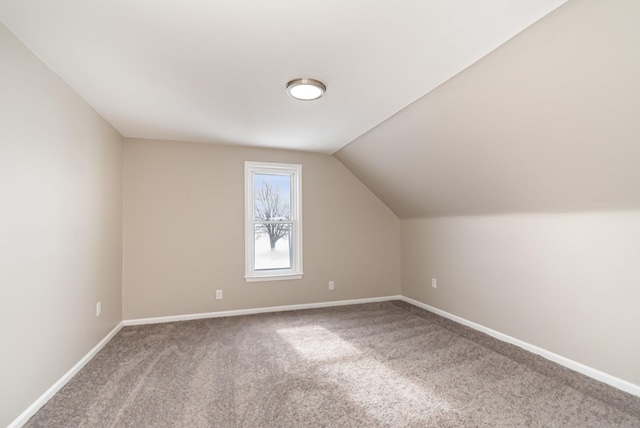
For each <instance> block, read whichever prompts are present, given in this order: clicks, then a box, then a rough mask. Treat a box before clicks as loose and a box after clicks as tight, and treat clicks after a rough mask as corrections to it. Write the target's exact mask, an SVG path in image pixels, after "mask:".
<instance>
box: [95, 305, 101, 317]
mask: <svg viewBox="0 0 640 428" xmlns="http://www.w3.org/2000/svg"><path fill="white" fill-rule="evenodd" d="M101 313H102V302H98V303H96V316H97V317H99V316H100V314H101Z"/></svg>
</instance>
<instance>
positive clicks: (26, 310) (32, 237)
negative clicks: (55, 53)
mask: <svg viewBox="0 0 640 428" xmlns="http://www.w3.org/2000/svg"><path fill="white" fill-rule="evenodd" d="M0 57H1V58H2V60H0V200H1V201H0V291H1V292H2V298H0V340H1V351H0V426H6V425H8V424H9V423H10V422H11V421H13V420H14V419H15V418H17V417H18V416H19V415H20V414H21V413H22V412H23V411H24V410H26V409H27V407H28V406H30V405H31V404H32V403H33V402H34V401H35V400H36V399H37V398H38V397H39V396H40V395H42V394H43V393H44V392H45V391H46V390H47V389H49V388H50V387H51V386H52V385H53V384H54V383H55V382H56V381H58V380H59V379H60V378H61V377H62V376H63V375H64V374H65V373H66V372H67V371H68V370H69V369H70V368H71V367H73V365H74V364H76V363H77V362H78V361H79V360H80V359H81V358H82V357H83V356H84V355H85V354H86V353H87V352H89V351H90V350H91V349H92V348H93V347H94V346H95V345H96V344H97V343H98V342H99V341H100V340H101V339H103V338H104V337H105V336H106V335H107V334H108V333H109V331H111V330H112V329H113V328H114V327H115V326H116V325H117V324H118V323H119V322H120V321H121V319H122V299H121V258H122V257H121V256H122V254H121V248H122V242H121V236H122V235H121V224H122V221H121V218H122V217H121V216H122V203H121V201H122V190H121V189H122V138H121V136H120V135H119V134H118V133H117V132H116V131H114V130H113V128H111V127H110V126H109V125H108V124H107V123H106V122H105V121H104V120H103V119H102V118H101V117H100V116H99V115H98V114H97V113H96V112H95V111H93V110H92V109H91V108H90V107H89V106H88V105H87V104H86V103H85V102H84V101H83V100H82V99H80V97H78V96H77V95H76V94H75V93H74V92H73V91H72V90H71V89H70V88H69V87H67V85H66V84H65V83H63V82H62V81H61V80H60V79H59V78H58V77H57V76H56V75H55V74H54V73H53V72H51V70H49V69H48V68H47V67H46V66H45V65H44V64H43V63H42V62H40V61H39V60H38V59H37V58H36V57H35V56H34V55H33V54H32V53H31V52H30V51H29V50H28V49H27V48H26V47H25V46H24V45H22V44H21V43H20V42H19V41H18V40H17V39H16V38H15V37H14V36H13V35H12V34H11V33H10V32H9V31H8V30H7V29H6V28H5V27H4V26H3V25H2V24H0ZM98 301H102V316H101V317H100V318H96V315H95V305H96V303H97V302H98Z"/></svg>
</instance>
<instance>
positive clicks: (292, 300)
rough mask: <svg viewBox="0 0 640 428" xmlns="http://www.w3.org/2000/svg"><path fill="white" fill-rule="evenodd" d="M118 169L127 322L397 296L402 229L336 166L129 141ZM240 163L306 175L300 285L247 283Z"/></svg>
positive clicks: (288, 154)
mask: <svg viewBox="0 0 640 428" xmlns="http://www.w3.org/2000/svg"><path fill="white" fill-rule="evenodd" d="M124 159H125V178H124V195H125V196H124V267H123V269H124V279H123V294H124V318H125V319H136V318H145V317H158V316H168V315H182V314H194V313H203V312H213V311H223V310H231V309H247V308H259V307H268V306H278V305H290V304H302V303H312V302H325V301H333V300H344V299H358V298H367V297H379V296H388V295H397V294H399V292H400V223H399V220H398V218H397V217H396V216H395V215H394V214H393V213H392V212H391V211H390V210H389V209H388V208H387V207H386V206H384V205H383V204H382V203H381V202H380V201H379V200H378V199H377V198H376V197H375V196H374V195H373V194H372V193H371V192H370V191H369V190H368V189H367V188H366V187H365V186H363V185H362V183H360V182H359V181H358V180H357V179H356V178H355V177H354V176H353V175H352V174H351V173H350V172H349V171H348V170H347V169H346V168H345V167H344V166H343V165H342V164H341V163H340V162H338V161H337V160H336V159H334V158H333V157H331V156H328V155H322V154H311V153H304V152H294V151H283V150H266V149H251V148H244V147H231V146H219V145H206V144H198V143H184V142H167V141H151V140H134V139H126V140H125V156H124ZM246 160H251V161H264V162H284V163H299V164H302V192H303V196H302V198H303V208H302V209H303V238H304V273H305V274H304V278H303V279H301V280H290V281H272V282H258V283H255V282H253V283H247V282H245V280H244V161H246ZM330 280H333V281H335V287H336V288H335V290H333V291H329V290H328V284H327V283H328V281H330ZM216 289H221V290H223V291H224V299H223V300H215V290H216Z"/></svg>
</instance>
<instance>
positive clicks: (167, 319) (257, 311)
mask: <svg viewBox="0 0 640 428" xmlns="http://www.w3.org/2000/svg"><path fill="white" fill-rule="evenodd" d="M402 299H403V297H402V296H399V295H398V296H384V297H371V298H367V299H353V300H335V301H331V302H320V303H304V304H300V305H286V306H270V307H266V308H254V309H237V310H233V311H220V312H207V313H201V314H189V315H172V316H166V317H154V318H138V319H132V320H125V321H123V323H124V325H125V326H130V325H144V324H159V323H165V322H175V321H190V320H199V319H205V318H221V317H234V316H238V315H250V314H264V313H268V312H283V311H298V310H301V309H315V308H328V307H332V306H345V305H359V304H362V303H375V302H387V301H389V300H402Z"/></svg>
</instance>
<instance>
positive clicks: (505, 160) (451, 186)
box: [336, 0, 640, 218]
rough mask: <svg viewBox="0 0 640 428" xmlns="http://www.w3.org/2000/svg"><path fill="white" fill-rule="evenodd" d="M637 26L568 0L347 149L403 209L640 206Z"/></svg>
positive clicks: (637, 6)
mask: <svg viewBox="0 0 640 428" xmlns="http://www.w3.org/2000/svg"><path fill="white" fill-rule="evenodd" d="M638 23H640V1H637V0H616V1H602V0H572V1H569V2H567V3H566V4H564V5H563V6H561V7H559V8H558V9H556V10H555V11H553V12H552V13H550V14H549V15H547V16H545V17H544V18H542V19H541V20H540V21H538V22H536V23H535V24H533V25H532V26H531V27H529V28H528V29H527V30H525V31H524V32H522V33H521V34H519V35H517V36H516V37H514V38H513V39H511V40H509V41H508V42H507V43H505V44H504V45H503V46H501V47H499V48H498V49H496V50H495V51H494V52H492V53H491V54H489V55H487V56H486V57H484V58H482V59H481V60H480V61H478V62H477V63H476V64H474V65H472V66H471V67H469V68H468V69H466V70H465V71H463V72H462V73H460V74H459V75H457V76H456V77H454V78H452V79H451V80H449V81H448V82H446V83H444V84H442V85H441V86H440V87H438V88H436V89H435V90H434V91H432V92H430V93H429V94H427V95H426V96H424V97H423V98H421V99H419V100H418V101H416V102H415V103H414V104H412V105H411V106H409V107H408V108H406V109H405V110H402V111H401V112H399V113H398V114H396V115H395V116H393V117H392V118H390V119H389V120H387V121H386V122H384V123H383V124H381V125H380V126H378V127H376V128H374V129H372V130H371V131H369V132H368V133H367V134H365V135H363V136H362V137H360V138H358V139H356V140H355V141H354V142H352V143H351V144H349V145H348V146H346V147H345V148H344V149H342V150H340V151H339V152H337V153H336V156H337V157H338V159H340V161H342V162H343V163H344V164H345V165H346V166H347V167H348V168H349V170H350V171H352V172H353V173H354V174H355V175H356V176H357V177H358V178H360V179H361V180H362V182H363V183H365V185H366V186H367V187H368V188H369V189H371V190H372V191H373V192H374V193H375V194H376V195H377V196H378V197H379V198H380V199H381V200H382V201H384V202H385V203H386V204H387V206H389V207H390V208H391V209H392V210H393V212H395V213H396V214H397V215H398V217H400V218H424V217H446V216H451V215H487V214H504V213H516V212H520V213H522V212H575V211H608V210H637V209H640V168H639V167H638V165H640V144H639V143H638V141H640V120H638V112H640V79H639V78H638V76H640V48H639V46H640V31H638Z"/></svg>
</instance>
